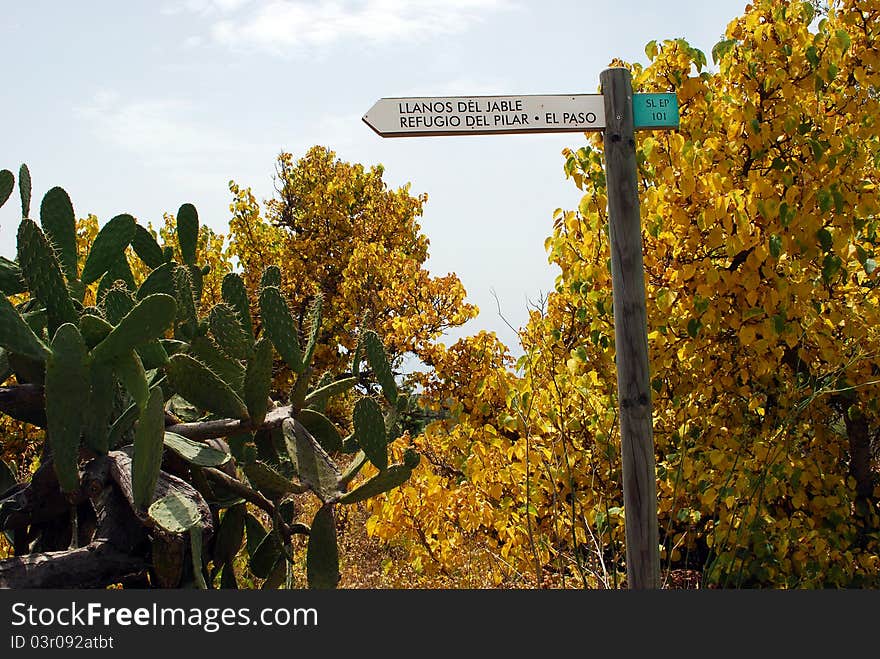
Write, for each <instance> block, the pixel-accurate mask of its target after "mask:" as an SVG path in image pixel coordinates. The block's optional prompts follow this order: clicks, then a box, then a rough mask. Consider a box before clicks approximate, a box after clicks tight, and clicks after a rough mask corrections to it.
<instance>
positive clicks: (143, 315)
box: [92, 293, 177, 361]
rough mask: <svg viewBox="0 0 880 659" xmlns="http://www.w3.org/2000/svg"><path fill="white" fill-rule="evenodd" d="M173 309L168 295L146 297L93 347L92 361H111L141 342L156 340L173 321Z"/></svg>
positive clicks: (171, 300) (172, 303) (159, 294)
mask: <svg viewBox="0 0 880 659" xmlns="http://www.w3.org/2000/svg"><path fill="white" fill-rule="evenodd" d="M176 308H177V307H176V304H175V302H174V298H173V297H171V296H170V295H165V294H164V293H155V294H153V295H148V296H147V297H145V298H144V299H142V300H140V301H139V302H138V303H137V304H136V305H135V306H134V308H132V310H131V311H130V312H129V313H128V314H127V315H126V316H125V317H124V318H123V319H122V320H120V321H119V324H117V325H116V327H114V328H113V330H112V331H111V332H110V333H109V334H108V335H107V336H106V338H105V339H104V340H103V341H101V342H100V343H99V344H98V345H96V346H95V348H94V350H92V358H93V359H94V360H95V361H101V360H110V359H114V358H115V357H118V356H119V355H122V354H124V353H126V352H128V351H129V350H131V349H133V348H134V347H135V346H137V345H139V344H140V343H143V342H145V341H150V340H152V339H156V338H159V337H160V336H162V333H163V332H164V331H165V330H166V329H167V328H168V327H170V326H171V323H172V322H173V321H174V316H175V311H176Z"/></svg>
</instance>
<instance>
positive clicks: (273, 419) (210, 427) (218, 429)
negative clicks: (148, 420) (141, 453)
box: [165, 405, 290, 441]
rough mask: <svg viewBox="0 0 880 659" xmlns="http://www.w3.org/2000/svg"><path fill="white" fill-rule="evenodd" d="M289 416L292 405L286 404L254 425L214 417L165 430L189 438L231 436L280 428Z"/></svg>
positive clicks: (166, 427) (271, 411)
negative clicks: (209, 419)
mask: <svg viewBox="0 0 880 659" xmlns="http://www.w3.org/2000/svg"><path fill="white" fill-rule="evenodd" d="M289 416H290V405H285V406H283V407H276V408H274V409H271V410H269V413H268V414H266V419H265V420H264V421H263V423H261V424H260V425H254V424H253V423H251V422H250V420H242V419H214V420H212V421H192V422H189V423H177V424H174V425H171V426H165V432H173V433H177V434H178V435H182V436H183V437H186V438H187V439H192V440H194V441H201V440H205V439H214V438H217V437H230V436H232V435H239V434H241V433H245V432H255V431H257V430H271V429H273V428H280V427H281V423H282V422H283V421H284V419H286V418H288V417H289Z"/></svg>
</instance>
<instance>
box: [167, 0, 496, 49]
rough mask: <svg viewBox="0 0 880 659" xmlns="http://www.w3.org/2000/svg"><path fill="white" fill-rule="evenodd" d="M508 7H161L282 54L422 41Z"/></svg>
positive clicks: (449, 3) (464, 3) (245, 3)
mask: <svg viewBox="0 0 880 659" xmlns="http://www.w3.org/2000/svg"><path fill="white" fill-rule="evenodd" d="M510 7H511V1H510V0H411V1H409V2H399V1H398V0H318V1H312V2H307V1H302V0H255V1H254V0H184V1H183V2H178V3H176V4H174V5H168V6H166V7H165V8H164V9H163V12H164V13H169V14H170V13H180V12H189V13H193V14H197V15H198V16H200V17H202V18H203V19H205V20H208V21H210V24H209V27H208V32H209V34H210V36H211V38H212V39H213V40H214V41H215V42H217V43H219V44H222V45H226V46H229V47H233V48H255V49H259V50H266V51H269V52H271V53H273V54H277V55H286V54H290V53H291V52H299V51H301V50H303V49H306V48H315V47H326V46H329V45H331V44H335V43H338V42H352V41H361V42H367V43H371V44H385V43H392V42H393V43H401V42H408V43H419V42H424V41H428V40H430V39H432V38H435V37H438V36H443V35H450V34H457V33H461V32H464V31H465V30H467V29H468V28H469V27H471V26H472V25H473V24H475V23H479V22H483V21H485V20H487V19H488V18H489V17H490V16H491V15H493V14H495V13H497V12H500V11H504V10H507V9H509V8H510Z"/></svg>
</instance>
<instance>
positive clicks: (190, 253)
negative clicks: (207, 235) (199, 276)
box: [177, 204, 199, 265]
mask: <svg viewBox="0 0 880 659" xmlns="http://www.w3.org/2000/svg"><path fill="white" fill-rule="evenodd" d="M198 241H199V214H198V211H196V207H195V206H193V205H192V204H183V205H182V206H181V207H180V209H179V210H178V211H177V244H178V245H179V246H180V255H181V257H182V258H183V262H184V263H186V264H187V265H195V263H196V247H197V245H198Z"/></svg>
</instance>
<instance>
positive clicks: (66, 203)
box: [40, 187, 77, 281]
mask: <svg viewBox="0 0 880 659" xmlns="http://www.w3.org/2000/svg"><path fill="white" fill-rule="evenodd" d="M40 224H41V225H42V227H43V231H45V232H46V237H47V238H48V239H49V242H51V243H52V245H54V247H55V249H56V250H57V251H58V257H59V260H60V261H61V266H62V267H63V268H64V274H65V275H66V276H67V279H68V281H71V280H74V279H76V278H77V272H76V271H77V266H76V258H77V255H76V218H75V216H74V214H73V204H72V203H71V202H70V197H69V196H68V195H67V192H65V191H64V189H63V188H59V187H54V188H52V189H51V190H49V192H47V193H46V194H45V195H44V196H43V201H42V203H41V204H40Z"/></svg>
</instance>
